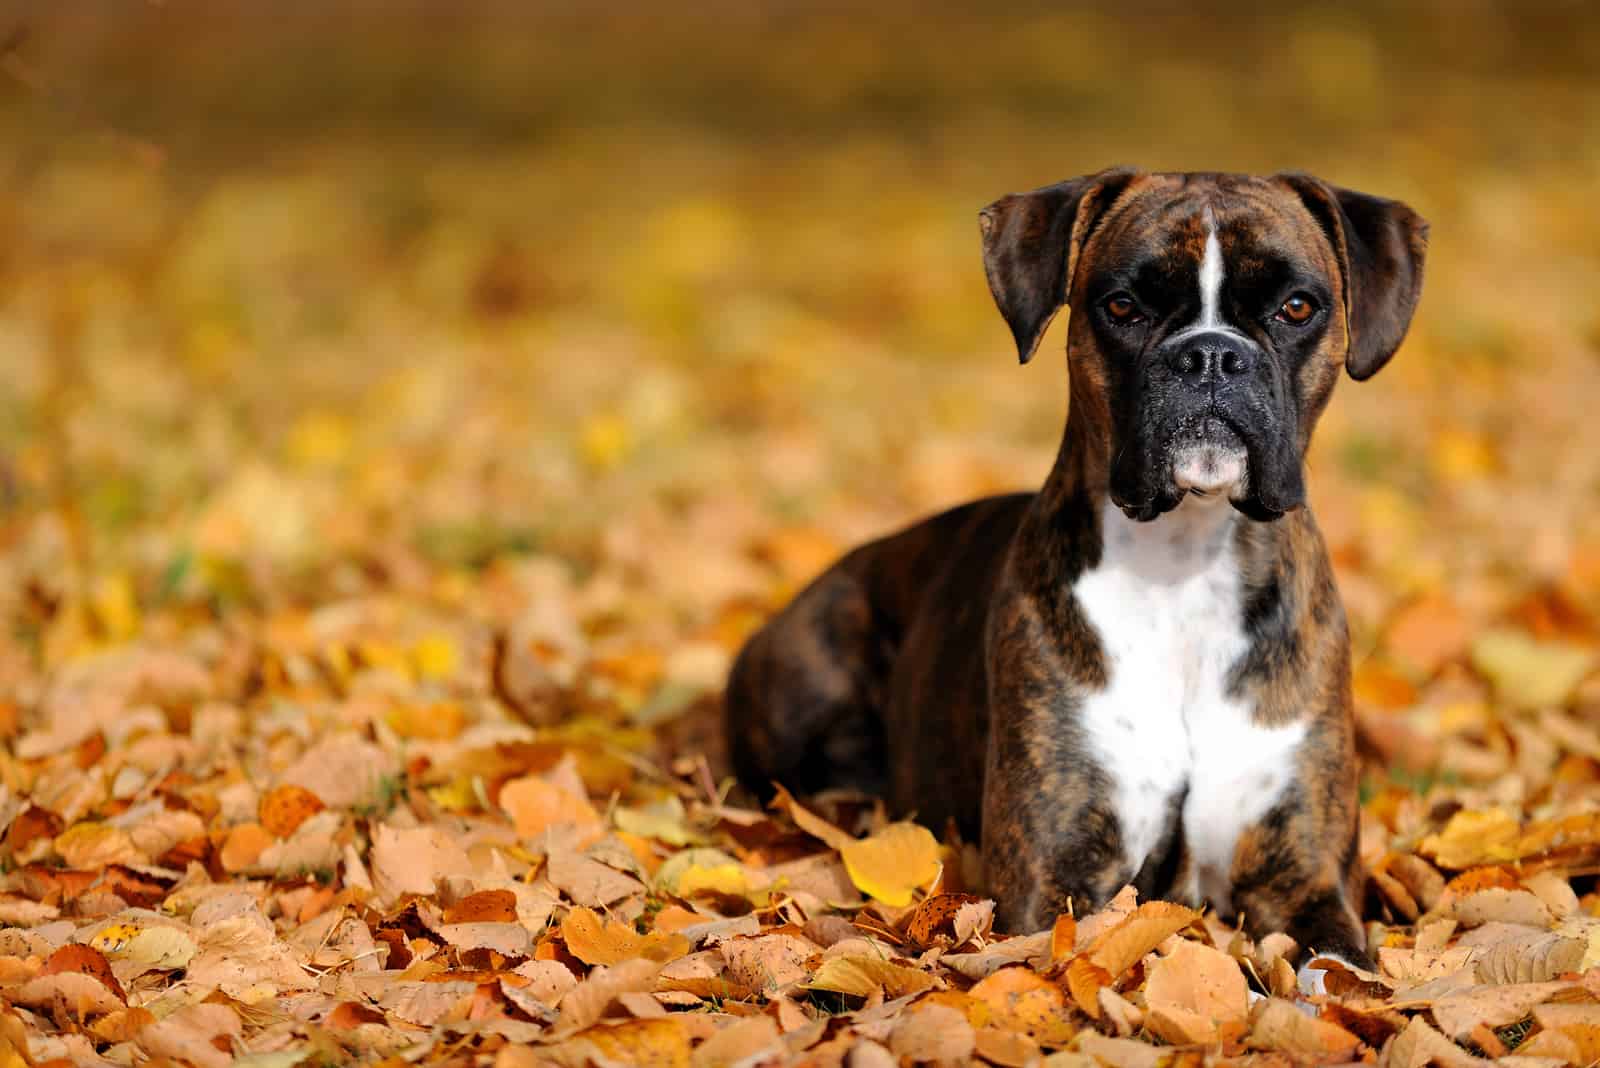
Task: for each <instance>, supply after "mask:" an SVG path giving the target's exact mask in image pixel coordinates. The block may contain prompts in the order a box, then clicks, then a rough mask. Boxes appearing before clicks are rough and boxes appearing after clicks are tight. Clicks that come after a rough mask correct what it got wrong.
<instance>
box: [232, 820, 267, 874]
mask: <svg viewBox="0 0 1600 1068" xmlns="http://www.w3.org/2000/svg"><path fill="white" fill-rule="evenodd" d="M274 841H275V839H274V838H273V837H272V835H271V834H270V833H268V831H267V829H266V828H265V827H263V826H261V824H259V823H241V824H239V825H238V826H237V827H235V828H233V829H232V830H231V831H229V832H228V840H227V841H226V842H224V843H222V868H223V870H224V871H230V872H233V871H243V870H245V869H246V868H249V867H251V866H252V865H254V864H255V862H256V861H257V860H260V859H261V854H262V853H264V852H266V850H267V847H268V846H270V845H272V844H273V842H274Z"/></svg>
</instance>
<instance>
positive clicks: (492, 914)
mask: <svg viewBox="0 0 1600 1068" xmlns="http://www.w3.org/2000/svg"><path fill="white" fill-rule="evenodd" d="M444 922H445V923H516V922H517V895H516V894H514V893H512V892H511V891H510V890H480V891H478V892H477V893H475V894H468V895H467V896H466V897H464V898H462V899H461V900H460V901H457V902H456V903H455V904H454V905H451V906H450V907H449V908H447V909H445V911H444Z"/></svg>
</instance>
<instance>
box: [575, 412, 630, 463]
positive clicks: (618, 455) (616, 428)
mask: <svg viewBox="0 0 1600 1068" xmlns="http://www.w3.org/2000/svg"><path fill="white" fill-rule="evenodd" d="M632 448H633V433H632V432H631V431H630V430H629V429H628V424H627V421H626V420H624V419H623V418H622V417H621V416H619V415H614V414H606V415H596V416H593V417H591V418H590V419H588V420H587V421H585V422H584V424H583V428H582V429H581V430H580V431H579V434H578V451H579V452H580V453H581V454H582V455H583V459H584V462H585V463H587V464H588V465H589V466H590V467H592V468H594V469H595V470H596V471H609V470H611V469H612V468H614V467H616V466H617V465H618V464H620V463H621V462H622V461H623V460H624V459H626V458H627V455H628V453H629V451H630V450H631V449H632Z"/></svg>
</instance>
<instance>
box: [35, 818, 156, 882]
mask: <svg viewBox="0 0 1600 1068" xmlns="http://www.w3.org/2000/svg"><path fill="white" fill-rule="evenodd" d="M55 850H56V852H57V853H58V854H60V856H61V859H62V860H63V861H65V862H66V865H67V867H69V868H76V869H78V870H80V871H93V870H95V869H97V868H104V867H106V866H107V865H109V864H143V863H145V857H144V854H142V853H140V852H139V850H138V848H137V847H136V846H134V844H133V839H132V838H130V837H129V836H128V832H127V831H124V830H122V829H121V828H120V827H113V826H111V825H110V824H106V823H95V822H93V821H92V820H86V821H84V822H83V823H79V824H76V825H74V826H72V827H69V828H67V829H66V830H65V831H63V832H62V833H61V834H60V835H58V836H57V837H56V840H55Z"/></svg>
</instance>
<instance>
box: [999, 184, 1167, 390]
mask: <svg viewBox="0 0 1600 1068" xmlns="http://www.w3.org/2000/svg"><path fill="white" fill-rule="evenodd" d="M1137 173H1138V172H1137V171H1135V170H1132V169H1129V168H1116V169H1112V170H1105V171H1101V172H1100V173H1099V174H1090V175H1085V176H1084V177H1082V178H1072V179H1069V180H1067V181H1065V182H1058V183H1057V184H1055V185H1047V186H1045V187H1044V188H1043V189H1035V190H1034V191H1033V192H1031V193H1013V194H1011V195H1010V196H1005V197H1001V198H1000V199H999V200H997V201H995V202H994V203H993V204H990V205H989V206H988V207H987V208H984V209H983V210H982V211H981V212H979V213H978V226H979V228H980V229H981V230H982V231H983V270H984V273H985V274H987V275H988V276H989V291H990V292H991V293H993V294H994V302H995V304H997V305H999V307H1000V314H1001V315H1003V316H1005V320H1006V325H1008V326H1010V327H1011V334H1012V336H1013V337H1015V338H1016V340H1017V355H1018V356H1019V357H1021V359H1022V362H1023V363H1027V362H1028V361H1029V360H1030V359H1032V358H1033V352H1034V350H1035V349H1037V348H1038V347H1039V339H1040V338H1042V337H1043V336H1044V331H1045V328H1046V327H1048V326H1049V325H1050V320H1052V319H1054V318H1055V317H1056V312H1058V311H1060V310H1061V305H1063V304H1065V303H1066V301H1067V293H1068V290H1069V289H1070V287H1071V285H1072V274H1073V271H1074V270H1075V269H1076V267H1077V261H1078V253H1079V252H1081V251H1082V250H1083V245H1084V242H1085V241H1086V240H1088V237H1089V233H1090V231H1091V229H1092V228H1093V224H1094V222H1095V220H1096V219H1098V218H1099V216H1100V214H1101V213H1102V212H1104V211H1105V209H1106V208H1107V207H1109V206H1110V204H1111V203H1112V202H1113V201H1114V200H1116V199H1117V196H1118V195H1119V194H1120V193H1121V192H1122V190H1123V189H1124V188H1125V187H1126V186H1127V184H1128V182H1129V181H1131V180H1132V179H1133V177H1134V175H1136V174H1137Z"/></svg>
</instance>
